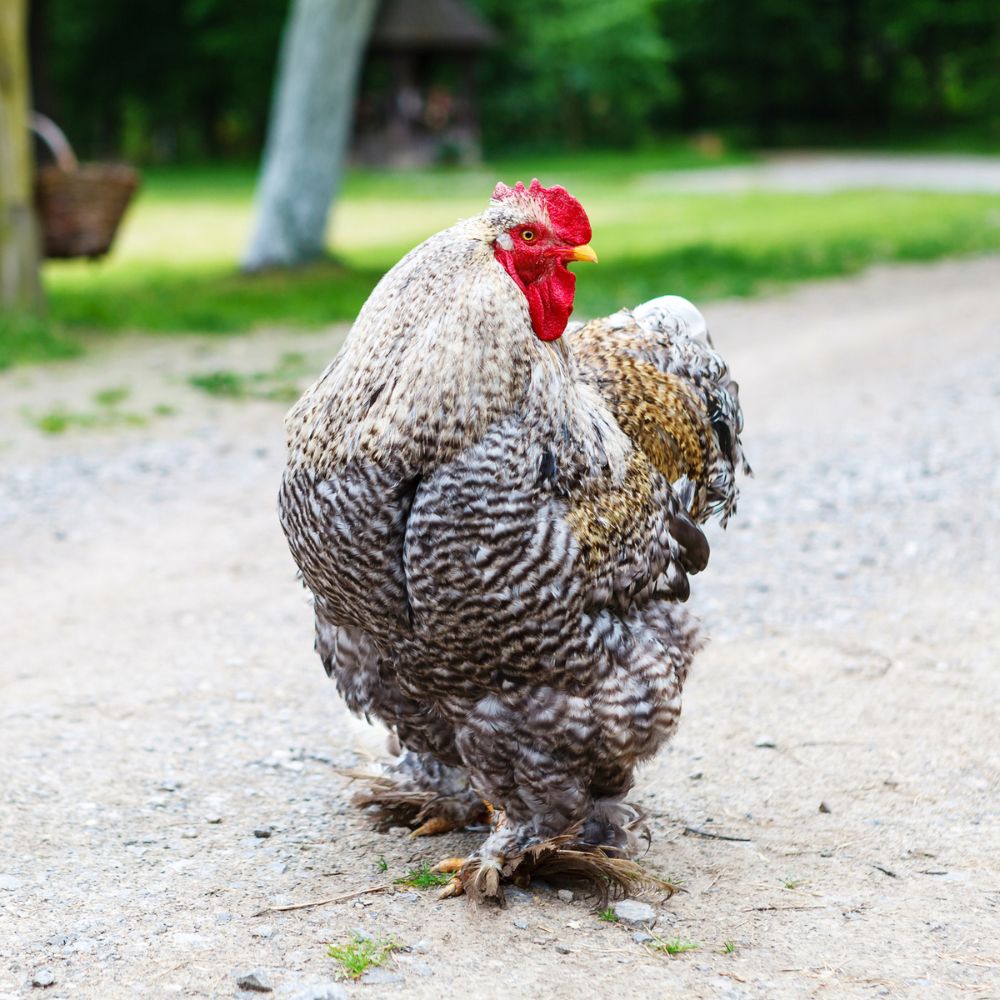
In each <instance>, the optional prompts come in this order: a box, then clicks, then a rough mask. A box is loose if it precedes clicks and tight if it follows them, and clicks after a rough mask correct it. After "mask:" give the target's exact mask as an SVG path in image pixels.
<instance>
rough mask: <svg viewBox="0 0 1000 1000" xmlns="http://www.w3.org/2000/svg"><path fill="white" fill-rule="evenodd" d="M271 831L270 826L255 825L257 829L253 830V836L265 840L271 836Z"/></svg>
mask: <svg viewBox="0 0 1000 1000" xmlns="http://www.w3.org/2000/svg"><path fill="white" fill-rule="evenodd" d="M271 832H272V831H271V828H270V827H267V826H259V827H257V829H256V830H254V832H253V835H254V836H255V837H256V838H257V839H258V840H267V838H268V837H270V836H271Z"/></svg>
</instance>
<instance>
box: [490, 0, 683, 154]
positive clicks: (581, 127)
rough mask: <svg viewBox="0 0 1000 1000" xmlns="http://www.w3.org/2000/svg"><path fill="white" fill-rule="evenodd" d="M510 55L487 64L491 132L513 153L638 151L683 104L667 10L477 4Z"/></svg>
mask: <svg viewBox="0 0 1000 1000" xmlns="http://www.w3.org/2000/svg"><path fill="white" fill-rule="evenodd" d="M476 6H477V7H478V8H479V10H480V11H481V12H482V13H483V14H484V15H485V16H486V18H487V19H488V20H489V21H490V22H491V23H492V24H493V25H494V26H495V27H497V28H498V29H499V32H500V36H501V38H502V40H503V41H502V45H501V46H500V47H499V48H498V49H496V50H494V51H492V52H491V53H490V54H489V55H488V56H487V58H486V63H487V69H486V74H485V76H486V78H485V80H484V85H483V87H482V91H481V94H480V99H481V101H482V104H483V128H484V132H485V138H486V140H487V143H488V144H489V145H491V146H492V147H493V148H494V149H496V148H498V147H499V146H501V145H503V146H504V147H507V148H509V147H510V146H531V145H539V144H544V145H546V146H553V145H564V146H570V147H574V146H582V145H584V144H586V143H598V144H599V143H602V142H604V143H607V142H611V143H616V144H631V143H634V142H636V141H638V140H640V139H642V138H644V137H645V136H646V135H647V134H648V132H649V122H650V119H651V116H652V114H653V113H654V112H655V111H656V110H658V109H662V108H663V107H665V106H669V105H670V104H671V103H672V102H673V101H675V100H676V97H677V92H676V87H675V81H674V77H673V75H672V73H671V70H670V58H671V47H670V45H669V44H668V42H667V41H666V40H665V38H664V36H663V34H662V33H661V30H660V26H659V24H658V23H657V18H656V12H657V9H658V8H659V7H661V6H662V0H616V2H615V3H608V2H607V0H549V2H548V3H544V4H542V3H537V2H532V0H513V2H512V0H476Z"/></svg>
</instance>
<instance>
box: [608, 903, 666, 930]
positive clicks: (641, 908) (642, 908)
mask: <svg viewBox="0 0 1000 1000" xmlns="http://www.w3.org/2000/svg"><path fill="white" fill-rule="evenodd" d="M614 909H615V916H616V917H617V918H618V919H619V920H620V921H621V922H622V923H623V924H629V925H630V926H631V927H652V926H653V922H654V921H655V920H656V910H654V909H653V908H652V907H651V906H650V905H649V903H640V902H639V901H638V900H637V899H620V900H619V901H618V902H617V903H615V907H614Z"/></svg>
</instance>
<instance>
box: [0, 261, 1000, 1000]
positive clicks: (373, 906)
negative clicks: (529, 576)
mask: <svg viewBox="0 0 1000 1000" xmlns="http://www.w3.org/2000/svg"><path fill="white" fill-rule="evenodd" d="M665 290H667V289H665ZM677 291H681V292H683V289H677ZM705 312H706V314H707V316H708V319H709V323H710V325H711V327H712V328H713V331H714V333H715V338H716V343H717V345H718V346H719V347H720V349H721V350H722V351H723V352H724V353H725V354H726V355H727V356H728V357H729V358H730V360H731V362H732V365H733V367H734V369H735V371H736V373H737V375H738V377H739V379H740V382H741V384H742V386H743V396H744V400H745V408H746V415H747V435H746V438H747V449H748V453H749V455H750V458H751V460H752V461H753V464H754V466H755V468H756V471H757V478H756V479H755V480H753V481H752V482H750V483H748V484H747V486H746V489H745V493H744V501H743V503H742V504H741V510H740V513H739V515H738V517H737V518H736V520H735V521H734V522H733V524H732V526H731V527H730V529H729V530H728V531H727V532H725V533H723V532H716V533H715V535H714V536H713V544H714V553H713V561H712V565H711V566H710V567H709V570H708V571H707V572H706V574H704V576H703V577H701V578H699V579H698V580H696V581H695V587H694V594H693V597H692V604H693V607H694V608H695V609H696V610H697V611H698V612H699V613H700V614H701V615H702V617H703V619H704V621H705V626H706V629H707V631H708V632H709V634H710V635H711V637H712V641H711V644H710V645H709V646H708V647H707V648H706V650H705V652H704V653H703V655H702V656H701V658H700V660H699V662H698V663H697V665H696V670H695V672H694V673H693V675H692V677H691V680H690V683H689V687H688V690H687V693H686V704H685V714H684V719H683V721H682V725H681V728H680V732H679V733H678V735H677V738H676V739H675V741H674V742H673V744H672V745H671V747H670V748H669V750H668V751H667V752H665V753H663V754H662V755H661V756H660V757H659V758H658V759H657V760H656V761H655V762H653V763H652V764H650V765H649V766H648V767H646V768H645V770H644V771H643V772H642V774H641V776H640V780H639V782H638V784H637V787H636V789H635V795H634V798H635V800H636V801H637V802H638V803H640V804H641V805H642V806H643V807H644V808H645V810H646V811H647V812H648V814H649V816H650V820H651V826H652V832H653V841H652V846H651V848H650V850H649V852H648V854H647V856H646V859H645V862H646V863H647V864H648V866H649V867H650V868H651V869H652V870H654V871H657V872H659V873H661V874H664V875H667V876H671V877H674V878H677V879H681V880H683V883H684V888H685V890H686V891H685V892H683V893H681V894H678V895H676V896H674V897H673V898H672V899H670V900H662V899H660V898H658V897H656V896H652V897H649V898H647V899H646V900H645V902H647V903H648V904H649V909H648V912H647V916H646V918H645V922H646V923H648V922H649V919H650V916H649V915H651V916H652V918H653V919H655V926H654V927H653V934H654V935H656V937H655V938H654V939H653V941H652V944H656V941H657V939H659V940H663V941H672V940H679V941H680V942H687V943H692V944H697V947H696V948H694V949H692V950H688V951H685V952H683V953H681V954H677V955H674V956H670V955H667V954H664V953H662V952H657V951H655V950H653V949H652V948H651V947H650V942H649V941H646V942H645V943H644V942H643V940H642V939H643V935H644V934H645V933H647V931H646V930H645V928H644V926H643V925H642V919H643V915H642V913H640V914H639V919H640V924H639V925H637V926H629V925H628V924H627V923H626V922H625V921H621V922H618V923H611V922H605V921H601V920H599V919H597V917H596V916H594V915H593V914H592V913H591V911H590V909H589V907H588V905H587V903H586V902H585V901H583V900H580V899H575V900H572V901H567V900H566V899H564V898H561V897H560V896H559V895H557V894H556V893H555V892H554V891H553V890H552V889H547V888H545V887H544V886H543V887H541V888H539V889H537V890H535V891H533V892H531V893H530V894H529V893H522V894H517V895H516V898H515V899H513V900H512V903H511V905H510V906H509V907H508V908H507V909H506V910H503V911H492V910H490V911H480V912H474V911H473V910H471V909H470V907H469V906H468V905H467V904H466V903H465V902H464V901H462V900H452V901H442V902H439V901H436V900H435V899H434V897H433V894H432V893H424V892H420V891H410V890H401V891H392V889H391V883H392V880H393V878H395V877H398V876H399V875H401V874H402V873H404V872H405V871H406V870H408V869H410V868H412V867H413V866H415V865H418V864H420V863H422V862H425V861H431V862H432V861H434V860H436V859H437V858H438V857H441V856H443V855H445V854H454V853H458V852H460V851H462V850H467V849H469V848H470V847H471V846H473V845H474V843H475V838H474V837H471V836H468V835H456V836H451V837H446V838H443V839H437V840H433V841H412V840H409V839H406V838H405V837H402V836H399V835H392V834H388V835H379V834H375V833H372V832H371V831H369V830H368V829H367V828H366V826H365V823H364V822H363V820H362V818H361V817H359V816H358V815H357V814H356V813H355V811H354V810H353V809H352V808H351V807H350V806H349V804H348V802H349V797H350V794H351V788H350V784H349V780H348V779H347V778H345V777H344V776H342V774H341V773H340V769H344V768H359V767H367V766H369V765H374V762H375V761H376V760H377V759H378V757H379V756H380V755H381V753H382V747H383V738H382V735H381V734H380V733H379V732H377V731H376V730H374V729H372V728H370V727H368V726H367V725H365V724H364V723H362V722H359V721H357V720H354V719H352V718H350V717H349V716H348V715H347V714H346V712H345V710H344V709H343V708H342V706H341V704H340V703H339V701H338V700H337V698H336V695H335V691H334V689H333V686H332V685H331V684H330V683H329V682H328V681H327V680H326V678H325V676H324V675H323V671H322V669H321V668H320V666H319V663H318V661H317V660H316V659H315V657H314V654H313V652H312V649H311V634H310V611H309V606H308V602H307V599H306V594H305V592H304V591H303V590H302V589H301V588H300V587H299V586H298V585H297V583H296V581H295V578H294V572H293V566H292V563H291V560H290V558H289V556H288V554H287V551H286V549H285V546H284V541H283V539H282V537H281V534H280V531H279V528H278V525H277V520H276V517H275V513H274V496H275V490H276V486H277V482H278V478H279V475H280V470H281V466H282V440H281V437H282V431H281V416H282V410H283V406H282V405H281V404H279V403H275V402H271V401H264V400H249V401H244V402H232V401H225V400H220V399H217V398H214V397H211V396H208V395H205V394H204V393H201V392H199V391H198V390H196V389H194V388H192V387H191V386H190V385H188V383H187V378H188V376H189V375H191V374H192V373H195V372H204V371H210V370H214V369H231V370H238V371H242V372H247V373H253V372H261V371H267V370H270V369H272V368H274V366H275V364H276V363H277V360H278V359H279V358H280V356H281V355H282V354H286V353H287V352H290V351H295V352H299V353H301V354H303V355H304V356H305V361H304V363H303V367H304V368H305V369H308V370H312V371H316V370H318V369H319V368H320V367H321V366H322V364H323V363H324V362H325V360H326V359H327V358H328V357H329V356H330V355H331V354H332V353H333V351H334V350H335V349H336V347H337V345H338V343H339V341H340V339H341V338H342V336H343V331H342V330H339V329H337V330H329V331H326V332H325V333H322V334H312V335H308V334H294V335H293V334H282V333H280V332H277V331H276V332H270V333H262V334H259V335H255V336H253V337H246V338H237V339H230V340H224V339H214V340H213V339H207V338H205V339H202V338H187V339H170V340H167V339H163V340H157V339H155V338H145V339H135V340H129V339H124V340H120V341H117V342H105V343H103V344H102V345H101V346H99V347H96V348H95V349H94V350H93V352H92V353H91V354H90V355H89V356H88V357H87V358H85V359H83V360H81V361H78V362H72V363H67V364H61V365H55V366H48V367H46V368H44V369H18V370H15V371H13V372H8V373H6V374H4V375H2V376H0V459H2V461H0V618H2V625H0V642H2V650H0V755H2V771H0V773H2V775H3V778H2V782H0V997H23V996H28V995H39V996H40V995H42V994H43V993H44V995H46V996H47V997H53V998H55V997H67V998H68V997H95V998H98V997H99V998H102V1000H113V998H126V997H129V998H130V997H136V996H150V997H153V996H155V997H160V996H172V995H180V996H190V997H232V996H241V997H245V998H246V997H252V996H263V995H266V994H263V993H260V992H256V993H253V992H246V991H241V990H240V988H239V983H240V982H241V981H242V982H243V983H244V985H253V984H252V982H250V981H247V980H245V979H243V978H242V977H244V976H246V975H248V974H250V973H254V974H255V975H256V976H257V980H258V985H262V986H266V987H270V988H271V990H272V992H271V994H270V995H272V996H275V997H278V998H291V997H299V998H301V1000H310V998H313V1000H320V998H322V997H337V996H341V995H346V996H348V997H355V996H357V997H368V996H371V997H382V996H385V997H407V998H410V997H413V998H434V1000H445V998H454V997H466V996H468V995H469V994H470V993H474V992H480V991H482V992H488V993H490V994H496V995H499V996H502V997H512V998H577V997H593V996H608V997H637V998H639V997H642V998H646V997H656V998H674V997H677V998H680V997H684V998H685V1000H687V998H724V1000H750V998H754V1000H756V998H767V1000H771V998H785V997H787V998H804V997H810V998H811V997H846V998H854V997H859V998H869V997H881V996H889V997H894V998H921V1000H925V998H938V997H941V998H955V997H965V996H970V997H998V996H1000V946H998V943H997V942H998V941H1000V824H998V791H1000V780H998V776H1000V738H998V737H1000V724H998V706H1000V673H998V670H997V646H998V638H1000V610H998V602H997V595H998V594H1000V562H998V560H997V551H998V534H1000V531H998V494H1000V489H998V487H1000V481H998V472H997V470H998V469H1000V258H996V257H993V258H982V259H977V260H969V261H962V262H947V263H942V264H937V265H933V266H926V267H923V266H921V267H901V268H880V269H876V270H874V271H872V272H870V273H868V274H866V275H864V276H861V277H859V278H856V279H850V280H845V281H834V282H826V283H821V284H815V285H811V286H804V287H800V288H799V289H797V290H795V291H793V292H790V293H788V294H785V295H783V296H781V297H780V298H773V299H768V300H760V301H754V302H733V303H717V304H714V305H710V306H709V307H708V308H706V310H705ZM118 387H122V388H125V387H127V388H128V389H129V392H130V395H129V396H128V398H127V399H125V400H124V401H122V402H119V403H117V404H113V405H111V406H110V409H112V410H114V411H115V412H119V411H123V412H125V411H127V412H129V413H135V414H138V415H139V416H140V417H143V418H144V421H145V422H144V423H142V425H141V426H134V427H133V426H129V425H128V424H129V422H130V421H131V422H134V423H139V420H138V418H122V419H120V420H119V421H118V423H119V424H120V426H117V427H111V428H106V429H102V428H101V427H97V428H82V429H74V428H70V429H69V430H68V431H67V432H66V433H64V434H61V435H58V436H46V435H43V434H41V433H40V432H39V431H38V430H37V429H36V428H35V426H34V425H33V424H32V422H31V419H32V418H33V417H37V416H38V415H39V414H40V413H42V412H43V411H45V410H47V409H49V410H50V409H51V408H52V407H53V406H56V405H57V404H58V405H61V406H63V407H64V408H65V411H66V412H72V413H84V414H87V413H90V414H100V413H106V412H107V411H108V409H109V405H108V404H107V402H105V403H104V404H95V402H94V400H93V397H94V394H95V393H97V392H100V391H102V390H107V389H109V388H118ZM119 395H120V394H119ZM163 404H169V405H170V406H171V407H172V408H173V409H174V411H175V412H174V413H173V414H167V413H165V412H164V411H163ZM157 406H159V407H160V411H159V412H158V413H157V412H156V407H157ZM101 419H103V418H101ZM97 422H98V423H99V422H100V420H97ZM696 831H700V832H696ZM720 835H721V836H720ZM722 838H733V839H722ZM380 859H381V861H382V862H384V866H385V868H386V870H385V871H382V870H380V869H381V868H382V864H380ZM380 886H389V887H390V888H388V889H384V890H379V891H372V892H370V893H368V894H366V895H362V896H357V897H355V898H353V899H349V900H346V901H343V902H338V903H329V904H327V905H323V906H314V907H307V908H302V909H296V910H289V911H277V910H274V909H272V908H274V907H280V906H283V905H288V904H292V903H297V902H303V901H309V900H316V899H322V898H327V897H332V896H336V895H339V894H346V893H351V892H354V891H357V890H362V889H372V890H378V887H380ZM355 930H359V931H362V932H364V933H366V934H371V935H374V936H376V937H385V938H391V939H392V940H394V941H395V942H396V943H397V944H398V945H400V946H401V950H399V951H397V952H396V953H395V955H394V957H393V958H392V959H391V960H390V961H389V962H388V964H387V965H386V966H385V968H384V970H382V971H381V972H379V973H376V974H375V975H374V976H373V978H374V980H375V981H374V982H371V983H365V984H357V985H355V984H350V983H348V984H345V985H343V986H337V985H335V984H334V983H333V980H334V979H335V972H336V965H335V963H334V962H333V961H332V960H331V959H330V958H328V957H327V956H326V949H327V945H328V944H329V943H330V942H342V941H345V940H347V939H348V938H349V937H350V936H351V934H352V933H353V932H354V931H355ZM33 981H34V982H36V983H38V984H39V985H37V986H32V982H33ZM45 984H50V985H45ZM342 991H343V992H342Z"/></svg>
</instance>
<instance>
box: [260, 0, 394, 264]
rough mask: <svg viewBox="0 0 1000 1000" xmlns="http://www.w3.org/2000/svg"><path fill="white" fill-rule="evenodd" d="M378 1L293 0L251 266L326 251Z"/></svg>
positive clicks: (296, 261) (285, 261) (307, 257)
mask: <svg viewBox="0 0 1000 1000" xmlns="http://www.w3.org/2000/svg"><path fill="white" fill-rule="evenodd" d="M375 8H376V0H293V2H292V9H291V12H290V13H289V17H288V25H287V27H286V28H285V35H284V38H283V40H282V44H281V55H280V58H279V65H278V80H277V83H276V85H275V90H274V98H273V105H272V109H271V121H270V125H269V127H268V136H267V145H266V147H265V149H264V161H263V164H262V166H261V176H260V180H259V182H258V188H257V206H256V222H255V225H254V232H253V235H252V237H251V239H250V245H249V247H248V248H247V252H246V255H245V256H244V258H243V266H244V268H245V269H246V270H250V271H253V270H258V269H260V268H264V267H274V266H289V265H295V264H301V263H304V262H306V261H309V260H315V259H316V258H317V257H320V256H322V255H323V253H324V249H325V246H326V223H327V217H328V216H329V212H330V204H331V201H332V200H333V198H335V197H336V194H337V189H338V188H339V186H340V179H341V175H342V173H343V168H344V159H345V154H346V152H347V142H348V139H349V138H350V130H351V122H352V121H353V119H354V95H355V91H356V89H357V81H358V73H359V70H360V65H361V56H362V54H363V52H364V48H365V42H366V41H367V39H368V33H369V31H370V30H371V23H372V18H373V17H374V14H375Z"/></svg>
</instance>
